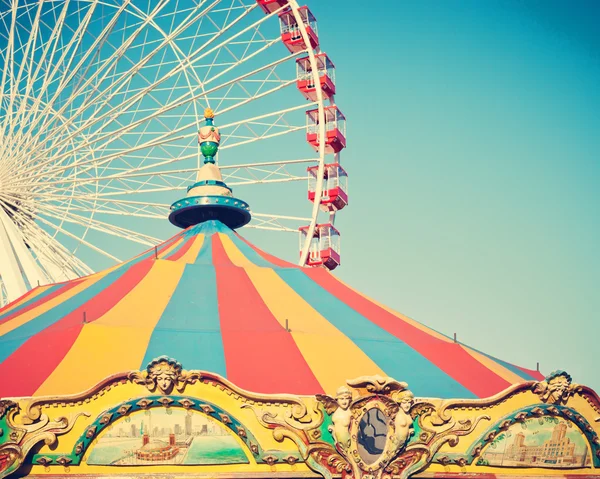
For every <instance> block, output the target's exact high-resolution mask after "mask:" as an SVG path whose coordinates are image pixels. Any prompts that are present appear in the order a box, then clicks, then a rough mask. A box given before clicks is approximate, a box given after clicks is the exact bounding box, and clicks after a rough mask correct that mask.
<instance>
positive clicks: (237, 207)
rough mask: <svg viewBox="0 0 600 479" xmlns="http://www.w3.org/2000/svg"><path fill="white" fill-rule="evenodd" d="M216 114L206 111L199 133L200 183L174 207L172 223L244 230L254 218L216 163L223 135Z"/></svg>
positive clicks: (170, 219)
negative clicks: (214, 224)
mask: <svg viewBox="0 0 600 479" xmlns="http://www.w3.org/2000/svg"><path fill="white" fill-rule="evenodd" d="M214 118H215V112H214V111H213V110H212V109H211V108H206V109H205V110H204V120H205V123H204V125H202V126H201V127H200V128H199V130H198V143H199V144H200V151H201V153H202V156H204V165H203V166H202V167H201V168H200V169H199V170H198V173H197V174H196V182H195V183H194V184H193V185H191V186H189V187H188V191H187V195H186V196H185V198H182V199H180V200H179V201H176V202H175V203H173V204H172V205H171V213H170V214H169V221H170V222H171V223H173V224H174V225H175V226H178V227H180V228H188V227H190V226H192V225H197V224H200V223H204V222H205V221H209V220H218V221H220V222H221V223H223V224H225V225H226V226H228V227H229V228H232V229H235V228H241V227H242V226H244V225H246V224H247V223H248V222H249V221H250V218H251V214H250V206H248V203H246V202H245V201H242V200H240V199H238V198H234V196H233V193H232V191H231V188H229V186H227V184H226V183H225V182H224V181H223V177H222V175H221V171H220V170H219V167H218V166H217V165H216V164H215V163H216V162H215V156H216V154H217V152H218V151H219V145H220V143H221V134H220V133H219V129H218V128H217V127H216V126H215V125H214Z"/></svg>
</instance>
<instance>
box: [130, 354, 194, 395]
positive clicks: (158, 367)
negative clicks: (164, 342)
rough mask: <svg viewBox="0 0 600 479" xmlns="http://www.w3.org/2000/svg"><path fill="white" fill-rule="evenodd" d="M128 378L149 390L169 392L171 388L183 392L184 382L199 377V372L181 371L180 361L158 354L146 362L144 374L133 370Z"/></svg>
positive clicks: (162, 392)
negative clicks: (158, 355)
mask: <svg viewBox="0 0 600 479" xmlns="http://www.w3.org/2000/svg"><path fill="white" fill-rule="evenodd" d="M129 378H130V379H131V380H132V381H133V382H135V383H136V384H143V385H145V386H146V387H147V388H148V390H149V391H150V392H155V391H158V392H159V393H161V394H171V392H172V391H173V388H176V389H177V391H179V392H183V390H184V389H185V385H186V384H188V383H195V382H196V381H197V380H198V379H200V373H198V372H194V371H189V372H183V367H182V365H181V363H179V362H178V361H176V360H175V359H172V358H169V357H167V356H160V357H158V358H156V359H153V360H152V361H150V363H148V366H147V367H146V371H145V374H144V373H138V372H134V373H131V374H130V375H129Z"/></svg>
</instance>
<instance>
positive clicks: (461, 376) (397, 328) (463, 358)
mask: <svg viewBox="0 0 600 479" xmlns="http://www.w3.org/2000/svg"><path fill="white" fill-rule="evenodd" d="M304 272H305V274H306V275H308V276H309V277H310V278H311V279H312V280H313V281H315V282H316V283H318V284H319V285H320V286H321V287H323V288H324V289H325V290H327V291H329V292H330V293H331V294H333V295H334V296H336V297H337V298H339V299H340V300H342V301H343V302H344V303H346V304H347V305H348V306H350V307H351V308H352V309H354V310H355V311H357V312H359V313H360V314H362V315H363V316H365V317H366V318H368V319H369V320H370V321H372V322H373V323H375V324H377V325H378V326H379V327H381V328H382V329H384V330H385V331H387V332H388V333H390V334H392V335H394V336H396V337H397V338H398V339H400V340H401V341H403V342H405V343H406V344H407V345H409V346H410V347H411V348H413V349H414V350H415V351H417V352H418V353H419V354H421V355H422V356H424V357H425V358H427V359H428V360H429V361H431V362H432V363H433V364H435V365H436V366H437V367H439V368H440V369H441V370H442V371H444V372H445V373H446V374H448V375H449V376H450V377H452V378H454V379H455V380H456V381H458V382H459V383H460V384H462V385H463V386H464V387H465V388H467V389H468V390H469V391H471V392H472V393H473V394H475V395H476V396H479V397H488V396H492V395H494V394H496V393H498V392H500V391H503V390H504V389H506V388H507V387H508V386H510V383H509V382H508V381H506V380H505V379H503V378H501V377H500V376H498V375H497V374H496V373H494V372H493V371H491V370H489V369H488V368H486V367H485V366H484V365H483V364H481V363H480V362H479V361H477V360H476V359H475V358H473V356H471V355H470V354H469V353H468V352H467V351H465V350H464V349H463V348H462V347H461V346H460V345H459V344H455V343H451V342H447V341H443V340H441V339H438V338H436V337H435V336H432V335H430V334H428V333H427V332H425V331H423V330H421V329H419V328H417V327H415V326H413V325H412V324H410V323H408V322H406V321H403V320H402V319H401V318H399V317H397V316H395V315H393V314H391V313H390V312H388V311H386V310H385V309H383V308H381V307H380V306H378V305H376V304H375V303H372V302H371V301H370V300H369V299H367V298H365V297H364V296H361V295H360V294H358V293H356V292H354V291H353V290H351V289H350V288H348V287H347V286H345V285H343V284H342V283H340V282H339V281H337V280H336V279H335V277H334V276H332V275H331V274H330V273H329V272H327V271H325V270H322V269H305V270H304Z"/></svg>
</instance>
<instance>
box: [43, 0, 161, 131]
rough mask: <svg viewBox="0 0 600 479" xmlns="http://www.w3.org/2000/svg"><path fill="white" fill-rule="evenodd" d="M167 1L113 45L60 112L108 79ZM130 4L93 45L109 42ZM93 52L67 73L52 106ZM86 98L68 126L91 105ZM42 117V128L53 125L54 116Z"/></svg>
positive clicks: (90, 65) (121, 10)
mask: <svg viewBox="0 0 600 479" xmlns="http://www.w3.org/2000/svg"><path fill="white" fill-rule="evenodd" d="M167 3H168V2H167V1H165V0H163V1H161V2H159V4H158V5H157V6H156V7H155V9H154V10H153V11H152V12H151V13H150V14H149V15H148V17H147V18H146V21H145V22H143V23H142V25H141V26H140V27H138V29H137V30H136V31H135V32H134V33H133V34H132V35H131V36H130V37H129V38H128V39H127V41H124V42H123V43H122V44H121V45H120V46H119V47H113V53H112V54H111V56H110V57H109V58H108V59H106V60H103V61H102V62H101V64H100V65H99V66H98V68H97V69H96V71H95V72H94V73H93V74H92V75H89V76H88V77H87V80H86V81H85V82H84V83H83V84H78V85H77V86H76V87H75V89H74V94H73V95H72V96H71V100H70V101H68V102H66V103H65V104H64V105H62V106H61V108H60V109H59V110H58V111H59V114H63V113H64V112H65V111H67V110H68V109H69V107H70V106H71V105H72V102H73V101H75V100H76V99H77V100H79V101H81V96H80V93H81V92H82V91H84V90H85V88H87V87H88V86H90V85H92V84H93V83H95V82H96V84H101V83H102V81H104V80H105V79H106V76H107V75H108V74H109V73H108V72H111V71H112V70H113V69H114V68H116V66H117V63H118V61H119V60H120V59H121V58H122V55H123V52H124V51H126V49H127V47H129V46H130V45H131V44H132V43H133V42H134V41H135V39H136V38H137V37H138V35H139V34H140V33H141V31H143V30H144V28H146V27H147V25H148V23H149V22H150V21H151V19H152V18H153V16H155V15H157V14H158V13H159V12H160V11H161V10H162V8H164V7H165V6H166V4H167ZM129 4H130V1H129V0H128V1H126V2H124V4H123V5H121V8H120V9H119V12H118V15H115V17H114V18H113V21H112V22H111V23H110V24H109V25H107V27H106V28H105V29H104V30H103V31H102V32H101V34H100V36H99V37H98V38H97V39H96V42H95V43H94V45H93V47H94V46H96V47H97V46H100V47H102V46H103V45H104V44H106V43H107V42H108V36H109V34H110V33H111V32H112V31H113V28H114V26H115V25H116V22H117V20H118V17H119V15H120V14H121V13H122V12H124V11H125V9H126V7H127V6H128V5H129ZM93 53H95V52H94V49H93V48H91V49H89V50H88V52H87V54H85V55H84V56H83V58H82V59H81V60H80V61H79V63H78V65H77V66H76V67H75V68H74V69H73V70H72V71H71V74H70V75H67V76H66V77H65V78H64V80H63V81H62V82H61V84H60V85H59V87H58V88H57V91H56V92H55V94H54V97H53V98H52V100H51V101H50V102H49V104H50V106H53V105H54V102H55V101H56V100H57V98H58V97H59V96H60V93H61V92H62V91H63V89H64V88H65V87H66V85H68V83H69V82H70V81H71V80H72V79H73V77H74V76H75V75H76V74H77V72H78V71H79V69H80V68H81V66H82V65H83V64H84V63H85V61H86V60H87V58H88V57H89V56H90V55H92V54H93ZM91 67H92V64H89V65H88V67H87V69H86V72H87V71H88V70H89V68H91ZM103 72H104V74H103ZM102 74H103V76H102V77H100V75H102ZM99 77H100V80H98V78H99ZM82 78H83V76H82ZM95 91H96V88H91V89H90V91H89V94H90V95H91V94H93V93H94V92H95ZM86 100H87V97H86V98H85V99H84V100H83V104H82V105H81V106H80V107H79V109H78V110H77V111H76V112H71V115H70V117H71V118H72V120H71V122H70V123H69V124H68V125H66V126H71V124H72V123H73V122H74V120H75V119H76V118H78V115H79V113H80V112H81V111H83V109H84V108H85V107H87V106H89V105H87V102H86ZM43 113H45V112H43ZM42 117H43V118H44V123H43V124H42V128H49V127H50V126H51V125H52V122H53V118H52V117H51V116H47V115H45V116H44V115H43V116H42ZM34 126H35V125H34Z"/></svg>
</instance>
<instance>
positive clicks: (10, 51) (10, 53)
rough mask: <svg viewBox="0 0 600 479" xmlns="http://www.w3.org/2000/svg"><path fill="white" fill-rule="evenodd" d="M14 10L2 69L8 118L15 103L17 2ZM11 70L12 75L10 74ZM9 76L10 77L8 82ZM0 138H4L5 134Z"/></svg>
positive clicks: (3, 93)
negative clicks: (14, 70)
mask: <svg viewBox="0 0 600 479" xmlns="http://www.w3.org/2000/svg"><path fill="white" fill-rule="evenodd" d="M11 6H12V8H11V22H10V33H9V35H8V45H7V48H6V50H7V55H6V62H5V64H4V65H5V66H4V68H3V69H2V97H3V99H4V96H5V95H6V96H8V106H7V109H6V112H5V114H6V116H7V117H8V116H9V115H10V111H11V108H12V104H13V101H14V90H13V84H12V76H13V69H14V49H15V28H16V24H17V6H18V4H17V2H12V5H11ZM9 70H10V73H9ZM7 76H8V77H9V78H8V80H7ZM7 82H8V84H9V87H8V91H7V87H6V84H7ZM3 129H4V128H2V133H4V131H3ZM0 136H4V135H3V134H2V135H0Z"/></svg>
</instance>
